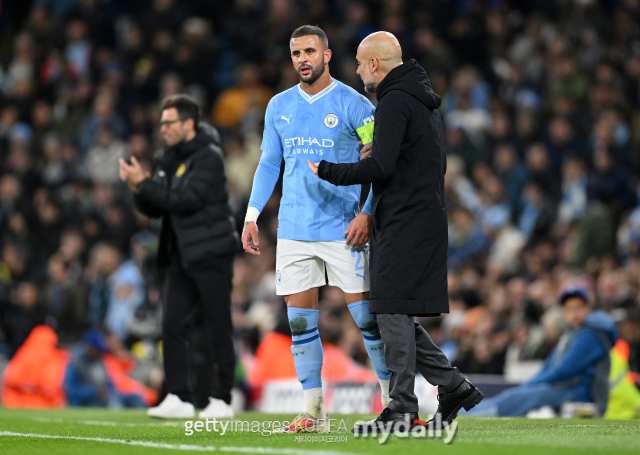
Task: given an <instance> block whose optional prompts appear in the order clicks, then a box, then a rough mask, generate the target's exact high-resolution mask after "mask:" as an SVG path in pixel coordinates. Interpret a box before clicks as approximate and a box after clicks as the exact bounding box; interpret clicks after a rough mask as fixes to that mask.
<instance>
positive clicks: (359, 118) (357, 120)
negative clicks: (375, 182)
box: [344, 95, 375, 246]
mask: <svg viewBox="0 0 640 455" xmlns="http://www.w3.org/2000/svg"><path fill="white" fill-rule="evenodd" d="M347 112H348V115H349V123H350V125H351V127H352V128H353V129H354V131H355V132H356V134H357V135H358V138H359V139H360V141H358V145H360V146H361V147H362V148H361V150H360V153H361V159H364V158H366V157H367V156H368V155H369V153H370V151H371V147H372V142H373V125H374V115H375V107H374V106H373V104H371V102H370V101H369V100H368V99H367V98H365V97H364V96H362V95H359V96H357V97H356V100H355V101H354V102H352V103H351V104H350V105H349V107H348V108H347ZM372 198H373V191H372V190H371V188H369V194H368V196H367V200H366V201H365V203H364V206H363V207H362V211H361V212H360V213H359V214H358V215H357V216H356V217H355V218H354V219H353V220H351V223H349V227H347V230H346V231H345V232H344V233H345V234H346V236H347V242H346V243H347V245H354V246H356V245H364V244H365V243H367V242H368V241H369V237H370V236H371V226H372V225H373V219H372V216H371V215H372V214H373V211H372V209H371V199H372Z"/></svg>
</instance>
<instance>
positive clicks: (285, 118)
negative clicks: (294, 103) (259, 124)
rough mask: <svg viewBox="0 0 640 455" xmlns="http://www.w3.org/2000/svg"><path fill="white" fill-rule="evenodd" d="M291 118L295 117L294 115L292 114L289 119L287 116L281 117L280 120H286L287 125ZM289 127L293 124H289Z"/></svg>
mask: <svg viewBox="0 0 640 455" xmlns="http://www.w3.org/2000/svg"><path fill="white" fill-rule="evenodd" d="M291 117H293V114H291V115H290V116H289V118H287V117H285V116H284V115H283V116H282V117H280V120H286V121H287V123H289V119H290V118H291ZM289 125H291V123H289Z"/></svg>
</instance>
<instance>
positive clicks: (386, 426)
mask: <svg viewBox="0 0 640 455" xmlns="http://www.w3.org/2000/svg"><path fill="white" fill-rule="evenodd" d="M396 422H409V428H404V429H403V430H404V431H410V430H411V429H412V428H413V427H414V426H416V425H424V422H422V421H420V417H419V416H418V413H417V412H396V411H393V410H391V409H389V408H385V409H384V411H382V413H381V414H380V415H379V416H378V417H376V418H375V419H373V420H371V421H370V422H365V423H361V424H356V426H354V427H353V429H352V430H351V432H352V433H353V434H371V433H381V432H383V431H388V432H390V433H393V432H394V430H395V428H396V425H395V423H396Z"/></svg>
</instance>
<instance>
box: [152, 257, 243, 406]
mask: <svg viewBox="0 0 640 455" xmlns="http://www.w3.org/2000/svg"><path fill="white" fill-rule="evenodd" d="M232 278H233V258H224V259H219V260H216V261H215V262H214V263H213V264H211V265H209V266H207V267H204V268H200V269H198V270H194V271H191V270H190V271H185V270H184V269H183V268H182V267H180V266H178V265H177V264H175V263H174V264H172V265H171V266H170V267H169V270H168V272H167V275H166V278H165V296H164V303H163V314H162V331H163V334H162V345H163V346H162V347H163V356H164V371H165V386H166V389H167V392H168V393H173V394H175V395H177V396H178V397H180V399H181V400H183V401H188V402H192V400H193V397H192V392H191V389H190V387H189V367H190V365H189V358H190V357H191V356H190V351H189V343H188V333H189V327H190V325H191V323H192V319H193V316H194V313H195V310H196V305H198V304H200V305H202V312H201V313H202V314H203V315H204V318H205V325H206V327H207V331H208V332H209V336H210V343H211V347H212V350H213V353H214V359H215V361H214V365H212V369H211V378H208V380H209V381H210V383H211V396H212V397H213V398H219V399H221V400H224V401H225V402H227V403H231V388H232V387H233V378H234V372H235V363H236V360H235V353H234V350H233V339H232V330H233V327H232V324H231V281H232Z"/></svg>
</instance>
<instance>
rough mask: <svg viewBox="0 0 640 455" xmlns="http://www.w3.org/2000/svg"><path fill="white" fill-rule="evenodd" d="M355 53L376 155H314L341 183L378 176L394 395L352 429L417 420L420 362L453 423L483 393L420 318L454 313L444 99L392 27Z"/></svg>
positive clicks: (376, 213)
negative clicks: (369, 105)
mask: <svg viewBox="0 0 640 455" xmlns="http://www.w3.org/2000/svg"><path fill="white" fill-rule="evenodd" d="M356 59H357V60H358V70H357V73H358V74H359V75H360V77H361V78H362V80H363V82H364V84H365V90H366V91H367V92H371V93H373V92H375V93H376V97H377V99H378V106H377V108H376V113H375V125H374V132H373V148H372V150H371V153H370V156H368V157H365V156H363V158H364V159H362V160H360V161H359V162H357V163H351V164H334V163H328V162H326V161H322V162H321V163H319V165H318V164H316V165H313V164H312V163H311V161H309V166H310V167H311V169H312V170H313V172H314V173H316V175H318V176H319V177H320V178H321V179H324V180H327V181H329V182H331V183H333V184H335V185H354V184H359V183H373V185H372V191H373V200H372V209H373V230H372V233H371V257H370V269H369V270H370V273H371V294H370V311H371V313H375V314H376V320H377V322H378V327H379V329H380V334H381V335H382V339H383V340H384V344H385V358H386V361H387V367H388V369H389V371H391V373H392V376H391V382H390V393H389V396H390V397H391V399H392V401H391V403H390V404H389V406H388V407H387V409H385V410H384V411H383V412H382V414H381V415H380V416H379V417H378V418H377V419H376V420H374V421H373V422H370V423H368V424H366V425H362V426H357V427H356V428H354V431H356V432H371V431H373V430H374V429H373V427H375V426H378V425H379V424H380V423H382V424H386V423H388V422H393V421H403V420H405V419H409V421H411V422H414V421H417V419H418V399H417V398H416V396H415V394H414V383H415V370H416V368H417V369H418V371H420V373H421V374H422V375H423V376H424V377H425V379H427V381H429V382H430V383H431V384H433V385H437V386H438V392H439V393H438V400H439V402H440V403H439V406H438V413H440V416H441V419H442V422H447V423H449V424H450V423H451V421H452V420H453V419H455V417H456V416H457V414H458V411H459V410H460V409H461V408H462V407H464V408H465V409H467V410H468V409H470V408H472V407H473V406H475V405H476V404H477V403H479V402H480V400H482V393H480V391H479V390H478V389H477V388H476V387H475V386H473V385H472V384H471V383H470V382H469V381H467V380H465V378H464V376H462V374H461V373H460V372H459V371H458V370H457V368H454V367H452V366H451V364H450V363H449V360H447V358H446V357H445V355H444V354H443V353H442V351H441V350H440V349H439V348H438V347H437V346H436V345H435V344H434V343H433V341H432V340H431V338H430V337H429V334H428V333H427V332H426V331H425V330H424V328H422V327H421V326H420V325H419V324H418V323H417V322H415V321H414V318H413V317H414V316H439V315H440V313H448V312H449V298H448V294H447V242H448V238H447V237H448V233H447V211H446V206H445V199H444V174H445V171H446V167H447V162H446V155H445V149H444V141H443V134H442V120H441V118H440V113H439V112H438V107H439V106H440V97H439V96H438V95H436V93H435V92H434V91H433V90H432V88H431V83H430V82H429V78H428V77H427V74H426V73H425V71H424V69H422V67H421V66H420V65H418V63H417V62H416V61H415V60H410V61H408V62H406V63H402V50H401V48H400V44H399V43H398V40H397V39H396V38H395V37H394V36H393V35H392V34H390V33H387V32H378V33H374V34H372V35H370V36H368V37H367V38H365V39H364V40H363V41H362V43H361V44H360V46H359V47H358V53H357V56H356ZM378 428H379V427H378Z"/></svg>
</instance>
